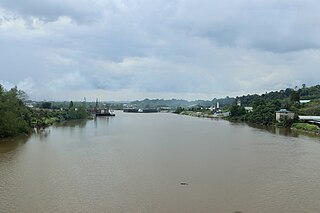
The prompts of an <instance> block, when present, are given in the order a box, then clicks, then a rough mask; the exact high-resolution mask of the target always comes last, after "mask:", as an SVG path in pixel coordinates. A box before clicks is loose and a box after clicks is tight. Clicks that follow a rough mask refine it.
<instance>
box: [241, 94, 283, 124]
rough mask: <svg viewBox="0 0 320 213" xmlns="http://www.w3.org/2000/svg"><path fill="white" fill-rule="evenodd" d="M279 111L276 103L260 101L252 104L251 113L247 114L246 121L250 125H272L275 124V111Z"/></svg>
mask: <svg viewBox="0 0 320 213" xmlns="http://www.w3.org/2000/svg"><path fill="white" fill-rule="evenodd" d="M278 109H279V103H278V102H276V101H268V102H266V101H264V100H262V99H260V100H257V101H255V102H254V103H253V111H252V112H251V113H248V115H247V120H248V121H249V122H251V123H255V124H262V125H272V124H274V123H275V111H276V110H278Z"/></svg>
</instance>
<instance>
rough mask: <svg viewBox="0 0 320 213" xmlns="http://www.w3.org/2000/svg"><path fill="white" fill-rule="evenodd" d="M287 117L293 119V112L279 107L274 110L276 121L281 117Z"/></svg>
mask: <svg viewBox="0 0 320 213" xmlns="http://www.w3.org/2000/svg"><path fill="white" fill-rule="evenodd" d="M283 117H287V118H289V119H294V112H291V111H289V110H286V109H280V110H278V111H276V121H278V122H279V121H280V119H281V118H283Z"/></svg>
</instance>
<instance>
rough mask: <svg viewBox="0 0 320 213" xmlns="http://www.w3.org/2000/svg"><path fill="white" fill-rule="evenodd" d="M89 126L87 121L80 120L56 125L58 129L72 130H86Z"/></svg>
mask: <svg viewBox="0 0 320 213" xmlns="http://www.w3.org/2000/svg"><path fill="white" fill-rule="evenodd" d="M86 124H87V120H85V119H79V120H70V121H64V122H60V123H57V124H55V126H57V127H70V128H78V127H79V128H84V127H85V126H86Z"/></svg>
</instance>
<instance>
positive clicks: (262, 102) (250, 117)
mask: <svg viewBox="0 0 320 213" xmlns="http://www.w3.org/2000/svg"><path fill="white" fill-rule="evenodd" d="M302 99H304V100H311V101H310V102H309V103H304V104H301V103H300V102H299V101H300V100H302ZM237 100H240V102H241V106H237V105H236V103H234V105H233V106H231V107H230V119H231V120H241V121H247V122H250V123H255V124H262V125H272V124H275V123H276V121H275V111H277V110H279V109H281V108H284V109H287V110H291V111H293V112H294V113H295V114H296V115H320V85H317V86H312V87H309V88H307V87H305V85H303V86H302V88H300V89H297V88H296V90H294V89H289V88H288V89H286V90H280V91H275V92H270V93H266V94H263V95H256V94H255V95H246V96H242V97H237ZM242 106H252V107H253V111H252V112H247V111H246V110H245V109H244V107H242ZM296 121H297V118H295V119H293V120H292V119H287V118H282V119H281V120H280V122H279V123H277V125H279V126H285V127H290V126H291V125H292V124H293V123H294V122H296Z"/></svg>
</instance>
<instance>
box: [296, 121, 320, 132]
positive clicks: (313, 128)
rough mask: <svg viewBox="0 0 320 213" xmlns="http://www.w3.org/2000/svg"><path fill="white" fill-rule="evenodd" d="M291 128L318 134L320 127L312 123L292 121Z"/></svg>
mask: <svg viewBox="0 0 320 213" xmlns="http://www.w3.org/2000/svg"><path fill="white" fill-rule="evenodd" d="M292 128H293V129H296V130H303V131H307V132H313V133H317V134H320V128H319V127H318V126H317V125H314V124H307V123H294V124H292Z"/></svg>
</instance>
